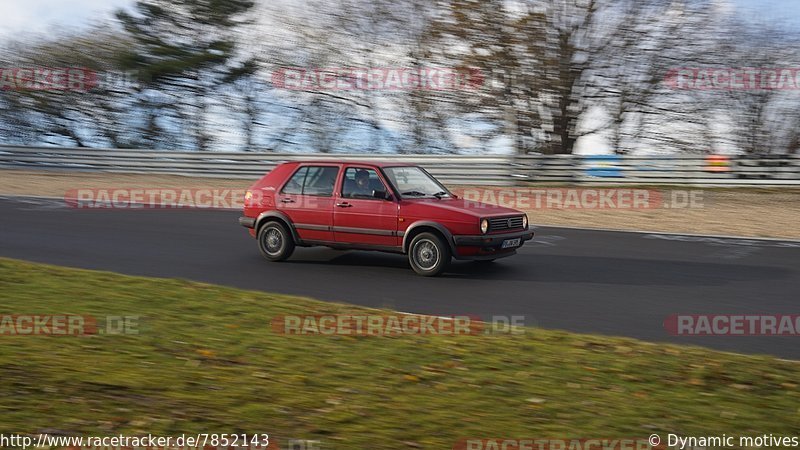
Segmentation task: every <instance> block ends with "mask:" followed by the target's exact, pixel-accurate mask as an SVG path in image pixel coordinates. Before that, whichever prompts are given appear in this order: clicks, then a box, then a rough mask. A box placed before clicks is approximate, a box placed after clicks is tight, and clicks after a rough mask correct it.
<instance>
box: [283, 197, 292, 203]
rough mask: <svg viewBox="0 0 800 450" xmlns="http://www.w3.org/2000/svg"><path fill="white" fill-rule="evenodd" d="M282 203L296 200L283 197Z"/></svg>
mask: <svg viewBox="0 0 800 450" xmlns="http://www.w3.org/2000/svg"><path fill="white" fill-rule="evenodd" d="M281 203H294V200H292V199H291V198H283V199H281Z"/></svg>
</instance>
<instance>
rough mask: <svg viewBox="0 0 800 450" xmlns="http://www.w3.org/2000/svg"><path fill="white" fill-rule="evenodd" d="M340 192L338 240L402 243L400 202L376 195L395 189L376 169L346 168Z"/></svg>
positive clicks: (381, 244) (335, 210)
mask: <svg viewBox="0 0 800 450" xmlns="http://www.w3.org/2000/svg"><path fill="white" fill-rule="evenodd" d="M365 180H366V181H365ZM336 191H337V192H336V195H337V198H336V203H335V205H334V208H333V230H334V231H333V238H334V240H335V241H336V242H337V243H348V244H359V245H366V246H375V247H398V246H399V245H400V241H399V238H398V237H397V217H398V203H397V201H396V199H394V198H391V197H390V198H389V199H386V198H376V197H375V196H374V192H375V191H383V192H386V193H389V192H391V190H389V189H388V187H387V185H386V182H385V181H384V180H383V179H382V177H381V176H380V174H379V173H378V171H377V170H376V169H374V168H370V167H362V166H347V167H345V170H344V172H343V174H342V177H341V181H340V182H339V187H338V189H337V190H336Z"/></svg>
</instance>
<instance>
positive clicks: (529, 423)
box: [0, 259, 800, 449]
mask: <svg viewBox="0 0 800 450" xmlns="http://www.w3.org/2000/svg"><path fill="white" fill-rule="evenodd" d="M364 311H365V310H363V309H360V308H356V307H352V306H348V305H341V304H332V303H324V302H319V301H314V300H310V299H305V298H298V297H289V296H281V295H272V294H265V293H260V292H251V291H243V290H237V289H229V288H224V287H217V286H211V285H206V284H200V283H194V282H188V281H182V280H161V279H147V278H138V277H129V276H122V275H117V274H112V273H105V272H94V271H85V270H75V269H67V268H61V267H54V266H46V265H38V264H30V263H25V262H19V261H14V260H9V259H0V314H65V313H73V314H88V315H93V316H98V317H100V316H106V315H115V316H121V315H138V316H142V319H141V324H140V327H139V329H140V333H139V334H138V335H114V336H111V335H97V336H82V337H74V336H73V337H54V336H0V399H2V401H0V432H3V433H38V432H40V431H42V430H53V429H56V430H61V431H63V432H68V433H76V434H82V435H101V436H103V435H116V434H124V435H135V434H146V433H153V434H159V435H165V436H166V435H178V434H181V433H197V432H219V433H235V432H239V433H240V432H248V433H254V432H263V433H269V434H271V435H272V436H273V437H275V438H277V439H278V440H279V442H281V441H284V442H285V440H286V439H289V438H296V439H318V440H321V441H322V442H323V444H325V445H326V446H327V447H328V448H337V449H398V448H406V447H411V448H430V449H447V448H451V447H452V445H453V443H454V442H456V440H457V439H459V438H462V437H517V438H552V437H630V436H647V435H649V434H650V433H652V432H660V433H664V434H665V433H667V432H678V433H683V434H686V435H709V434H712V433H713V434H715V435H719V434H721V433H729V434H733V435H737V436H738V435H761V434H764V433H775V434H783V435H787V434H793V433H795V432H797V431H798V429H800V392H799V391H798V387H797V383H798V379H800V365H799V364H798V363H794V362H789V361H781V360H777V359H774V358H770V357H760V356H744V355H734V354H726V353H719V352H713V351H710V350H706V349H700V348H690V347H679V346H667V345H655V344H648V343H643V342H638V341H635V340H631V339H622V338H607V337H598V336H589V335H577V334H570V333H565V332H556V331H544V330H539V329H528V330H527V331H526V333H525V334H524V335H507V334H505V335H504V334H495V335H489V336H469V337H463V336H462V337H445V336H435V337H419V336H415V337H408V336H404V337H322V336H314V337H308V336H284V335H278V334H275V333H274V332H273V331H272V330H271V328H270V325H269V324H270V319H271V318H272V317H274V316H276V315H280V314H309V313H335V312H343V313H354V312H362V313H363V312H364Z"/></svg>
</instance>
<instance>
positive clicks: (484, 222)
mask: <svg viewBox="0 0 800 450" xmlns="http://www.w3.org/2000/svg"><path fill="white" fill-rule="evenodd" d="M487 231H489V219H481V233H483V234H486V232H487Z"/></svg>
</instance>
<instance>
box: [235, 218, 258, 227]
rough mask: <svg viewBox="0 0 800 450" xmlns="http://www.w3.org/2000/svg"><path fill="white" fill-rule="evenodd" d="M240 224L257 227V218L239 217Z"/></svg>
mask: <svg viewBox="0 0 800 450" xmlns="http://www.w3.org/2000/svg"><path fill="white" fill-rule="evenodd" d="M239 225H241V226H243V227H245V228H251V229H252V228H255V226H256V218H255V217H239Z"/></svg>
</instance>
